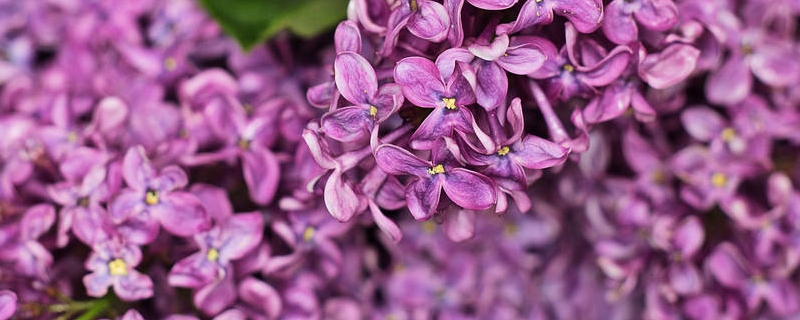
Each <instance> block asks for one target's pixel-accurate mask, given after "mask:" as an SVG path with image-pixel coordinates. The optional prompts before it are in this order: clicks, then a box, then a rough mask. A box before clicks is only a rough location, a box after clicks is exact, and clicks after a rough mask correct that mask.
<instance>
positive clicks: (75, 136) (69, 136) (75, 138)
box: [67, 131, 78, 143]
mask: <svg viewBox="0 0 800 320" xmlns="http://www.w3.org/2000/svg"><path fill="white" fill-rule="evenodd" d="M67 141H69V142H70V143H75V142H77V141H78V134H77V133H75V132H72V131H70V132H69V133H67Z"/></svg>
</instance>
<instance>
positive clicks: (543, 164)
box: [509, 135, 569, 169]
mask: <svg viewBox="0 0 800 320" xmlns="http://www.w3.org/2000/svg"><path fill="white" fill-rule="evenodd" d="M568 154H569V150H567V149H565V148H564V147H562V146H560V145H558V144H556V143H555V142H552V141H550V140H546V139H542V138H540V137H537V136H534V135H526V136H525V137H524V138H523V139H522V141H521V142H520V143H519V144H515V145H514V146H513V150H511V153H510V154H509V156H512V157H513V159H514V162H516V163H519V164H520V165H522V166H523V167H526V168H528V169H544V168H549V167H553V166H556V165H559V164H562V163H564V161H566V160H567V155H568Z"/></svg>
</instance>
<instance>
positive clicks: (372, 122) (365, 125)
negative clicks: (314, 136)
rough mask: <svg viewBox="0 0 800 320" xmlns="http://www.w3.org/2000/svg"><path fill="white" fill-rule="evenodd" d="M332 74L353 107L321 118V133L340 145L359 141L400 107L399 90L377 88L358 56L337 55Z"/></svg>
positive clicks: (392, 86)
mask: <svg viewBox="0 0 800 320" xmlns="http://www.w3.org/2000/svg"><path fill="white" fill-rule="evenodd" d="M334 70H335V77H336V86H337V87H338V88H339V92H341V94H342V96H343V97H344V98H345V99H347V100H348V101H350V102H352V103H355V104H356V105H354V106H349V107H344V108H340V109H336V110H333V111H331V112H329V113H327V114H326V115H324V116H323V117H322V119H321V124H322V130H323V131H324V132H325V134H326V135H328V136H330V137H331V138H334V139H336V140H339V141H342V142H351V141H354V140H359V139H362V138H364V137H366V136H368V135H369V132H371V131H372V130H373V128H374V126H376V125H379V124H380V123H381V122H383V121H384V120H386V119H387V118H388V117H389V116H391V115H392V114H394V113H395V112H396V110H397V108H399V107H400V105H402V104H403V95H402V93H401V92H400V86H398V85H397V84H393V83H388V84H384V85H382V86H380V87H378V78H377V77H376V76H375V70H373V69H372V66H370V64H369V62H367V60H366V59H364V58H363V57H362V56H360V55H358V54H357V53H354V52H342V53H340V54H339V55H337V56H336V62H335V64H334Z"/></svg>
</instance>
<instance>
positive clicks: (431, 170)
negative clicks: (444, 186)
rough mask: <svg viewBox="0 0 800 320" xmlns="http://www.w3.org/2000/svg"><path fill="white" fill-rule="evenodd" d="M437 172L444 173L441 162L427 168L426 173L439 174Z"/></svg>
mask: <svg viewBox="0 0 800 320" xmlns="http://www.w3.org/2000/svg"><path fill="white" fill-rule="evenodd" d="M439 173H444V166H443V165H441V164H437V165H435V166H433V167H432V168H428V174H430V175H434V174H439Z"/></svg>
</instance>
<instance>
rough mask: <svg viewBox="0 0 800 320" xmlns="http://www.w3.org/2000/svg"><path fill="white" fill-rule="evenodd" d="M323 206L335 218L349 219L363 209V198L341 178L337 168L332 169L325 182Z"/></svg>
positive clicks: (340, 219)
mask: <svg viewBox="0 0 800 320" xmlns="http://www.w3.org/2000/svg"><path fill="white" fill-rule="evenodd" d="M324 199H325V207H326V208H327V209H328V212H330V214H331V216H333V217H334V218H335V219H336V220H338V221H340V222H345V221H349V220H350V219H352V218H353V216H355V215H356V214H358V213H360V212H361V211H363V210H364V200H363V198H362V197H360V196H359V195H358V194H356V192H355V191H354V190H353V188H351V187H350V186H349V185H348V184H347V183H346V182H345V181H344V180H343V179H342V173H341V172H340V171H339V170H333V172H332V173H331V175H330V176H329V177H328V181H327V182H326V183H325V190H324Z"/></svg>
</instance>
